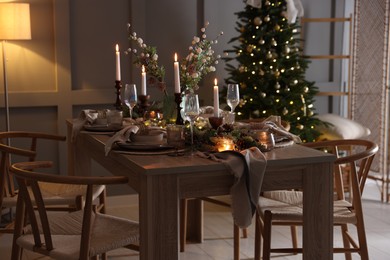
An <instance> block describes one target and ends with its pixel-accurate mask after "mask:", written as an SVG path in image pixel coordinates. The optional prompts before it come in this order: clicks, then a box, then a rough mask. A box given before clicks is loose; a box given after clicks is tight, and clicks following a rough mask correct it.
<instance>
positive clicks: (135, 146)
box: [117, 142, 174, 151]
mask: <svg viewBox="0 0 390 260" xmlns="http://www.w3.org/2000/svg"><path fill="white" fill-rule="evenodd" d="M117 145H118V146H119V147H120V148H122V149H126V150H137V151H157V150H168V149H173V148H174V147H173V146H170V145H167V144H150V143H149V144H148V143H134V142H117Z"/></svg>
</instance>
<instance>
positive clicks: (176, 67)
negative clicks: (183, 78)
mask: <svg viewBox="0 0 390 260" xmlns="http://www.w3.org/2000/svg"><path fill="white" fill-rule="evenodd" d="M173 71H174V73H175V93H180V92H181V91H180V72H179V62H178V61H177V53H175V62H174V63H173Z"/></svg>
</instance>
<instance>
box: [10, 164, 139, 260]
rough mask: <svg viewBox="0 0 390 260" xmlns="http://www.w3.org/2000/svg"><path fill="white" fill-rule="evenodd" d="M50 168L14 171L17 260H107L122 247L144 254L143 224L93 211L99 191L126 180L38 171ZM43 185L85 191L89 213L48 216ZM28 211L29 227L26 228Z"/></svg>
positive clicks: (14, 249) (29, 167) (35, 166)
mask: <svg viewBox="0 0 390 260" xmlns="http://www.w3.org/2000/svg"><path fill="white" fill-rule="evenodd" d="M45 167H51V162H42V161H37V162H21V163H16V164H13V165H12V166H11V172H12V173H13V174H14V175H15V178H16V180H17V183H18V184H19V187H20V189H19V196H18V201H17V207H16V222H15V230H14V237H13V244H12V260H17V259H21V249H25V250H30V251H33V252H36V253H39V254H41V255H46V256H50V257H51V258H53V259H64V260H69V259H90V258H96V257H97V256H98V255H102V257H103V259H106V252H108V251H110V250H113V249H117V248H121V247H128V248H130V249H133V250H139V246H138V245H139V225H138V223H136V222H133V221H130V220H127V219H122V218H118V217H114V216H110V215H106V214H101V213H99V212H95V211H94V206H93V190H94V189H93V186H94V185H109V184H124V183H127V182H128V178H127V177H125V176H115V177H114V176H112V177H92V176H88V177H85V176H82V177H81V176H61V175H53V174H48V173H41V172H37V171H36V170H37V169H38V168H45ZM40 182H45V183H53V184H67V185H83V186H86V194H85V207H84V209H83V210H79V211H74V212H51V213H52V214H48V212H47V210H46V205H45V202H44V199H43V196H42V189H41V185H39V183H40ZM30 187H31V190H32V193H31V192H29V188H30ZM34 203H35V204H36V207H37V210H35V208H34V205H33V204H34ZM25 211H26V212H27V216H28V219H27V220H28V222H29V224H28V225H25V224H24V223H26V220H25V216H26V212H25Z"/></svg>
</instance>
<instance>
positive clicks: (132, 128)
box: [104, 125, 139, 156]
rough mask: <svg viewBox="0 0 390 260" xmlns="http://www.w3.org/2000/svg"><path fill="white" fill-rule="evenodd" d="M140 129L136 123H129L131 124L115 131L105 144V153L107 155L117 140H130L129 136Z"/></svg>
mask: <svg viewBox="0 0 390 260" xmlns="http://www.w3.org/2000/svg"><path fill="white" fill-rule="evenodd" d="M138 130H139V127H138V126H136V125H129V126H126V127H124V128H123V129H122V130H120V131H118V132H116V133H115V135H113V136H112V137H110V139H108V140H107V142H106V144H105V146H104V152H105V155H106V156H107V155H108V153H109V152H110V151H111V148H112V145H113V144H114V143H115V142H117V141H120V142H126V141H127V140H129V137H130V135H131V134H132V133H134V134H135V133H137V132H138Z"/></svg>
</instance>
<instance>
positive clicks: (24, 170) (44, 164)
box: [11, 161, 129, 185]
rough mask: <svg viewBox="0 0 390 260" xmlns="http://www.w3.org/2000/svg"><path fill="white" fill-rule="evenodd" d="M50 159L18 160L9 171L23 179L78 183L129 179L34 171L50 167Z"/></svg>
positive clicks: (114, 182) (90, 183)
mask: <svg viewBox="0 0 390 260" xmlns="http://www.w3.org/2000/svg"><path fill="white" fill-rule="evenodd" d="M51 165H52V162H50V161H35V162H20V163H14V164H13V165H12V166H11V172H12V173H13V174H15V175H16V176H21V177H23V178H25V179H29V180H35V181H42V182H51V183H63V184H78V185H110V184H125V183H128V181H129V179H128V178H127V177H126V176H64V175H59V174H48V173H41V172H35V171H33V170H34V169H39V168H48V167H51Z"/></svg>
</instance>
